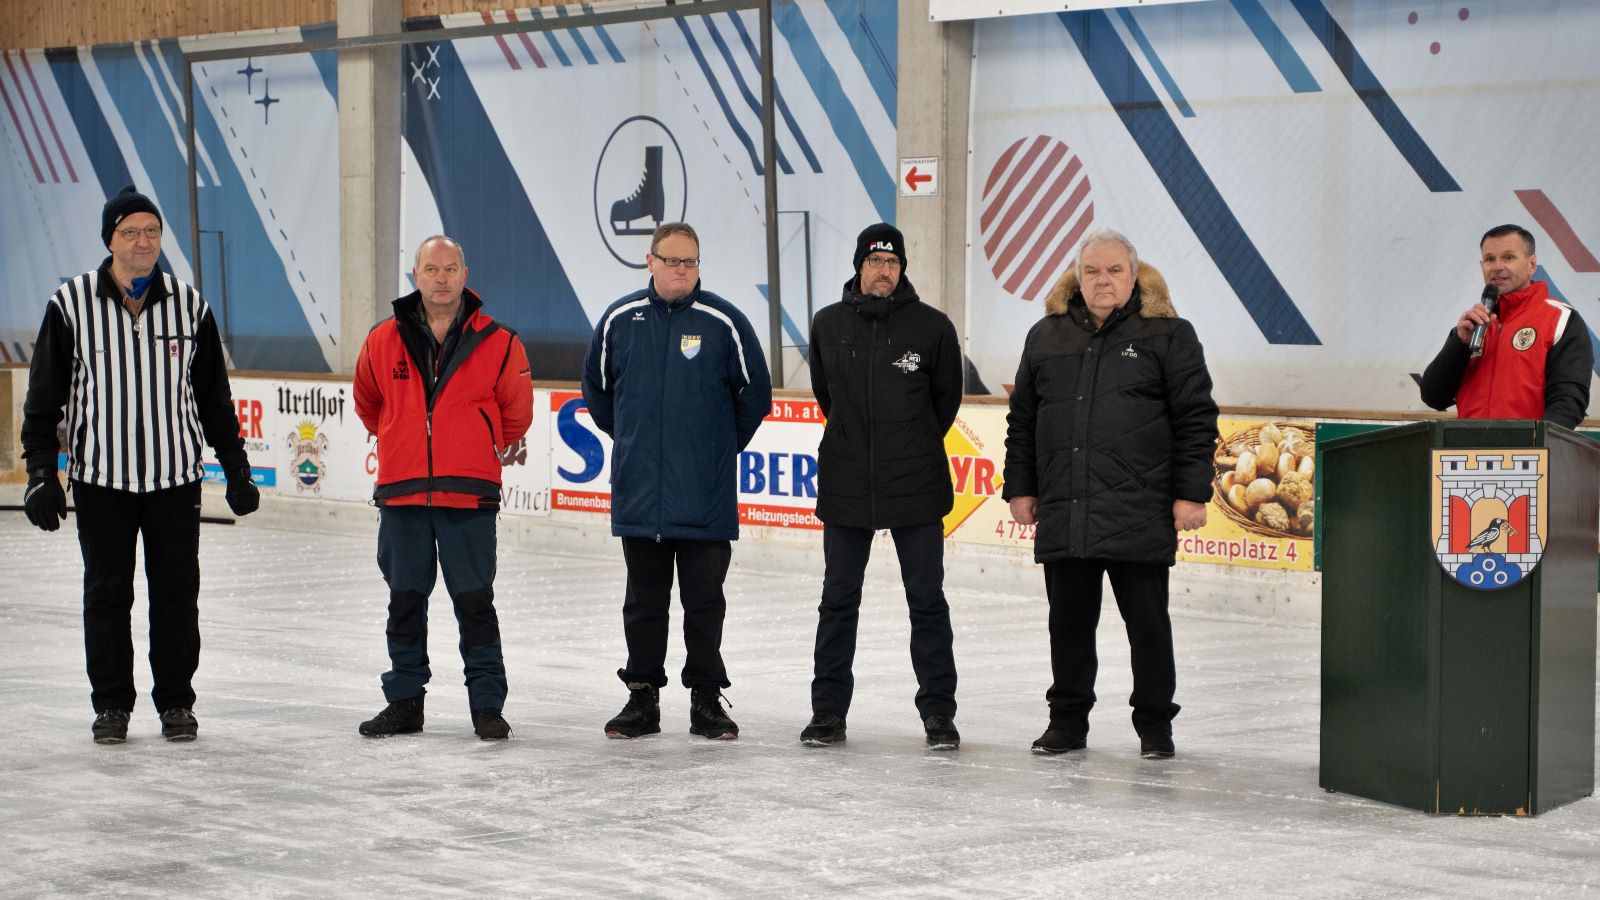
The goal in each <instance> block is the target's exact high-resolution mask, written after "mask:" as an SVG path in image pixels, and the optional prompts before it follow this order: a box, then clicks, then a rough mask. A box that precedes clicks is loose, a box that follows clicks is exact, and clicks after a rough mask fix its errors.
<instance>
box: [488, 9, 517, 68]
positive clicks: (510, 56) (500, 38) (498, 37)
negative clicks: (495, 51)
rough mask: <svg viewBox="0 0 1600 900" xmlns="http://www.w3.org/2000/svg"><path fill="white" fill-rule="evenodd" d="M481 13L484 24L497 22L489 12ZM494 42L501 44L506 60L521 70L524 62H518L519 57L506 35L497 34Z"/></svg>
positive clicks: (501, 50) (512, 66)
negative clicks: (513, 50)
mask: <svg viewBox="0 0 1600 900" xmlns="http://www.w3.org/2000/svg"><path fill="white" fill-rule="evenodd" d="M481 15H482V16H483V24H485V25H493V24H495V21H494V16H492V15H490V14H489V13H482V14H481ZM494 42H495V43H496V44H499V45H500V52H501V53H504V54H505V55H506V62H508V63H510V64H511V68H513V69H516V70H518V71H521V70H522V63H520V62H517V57H516V56H515V55H514V54H513V53H512V52H511V45H510V44H507V43H506V38H505V35H502V34H497V35H495V36H494Z"/></svg>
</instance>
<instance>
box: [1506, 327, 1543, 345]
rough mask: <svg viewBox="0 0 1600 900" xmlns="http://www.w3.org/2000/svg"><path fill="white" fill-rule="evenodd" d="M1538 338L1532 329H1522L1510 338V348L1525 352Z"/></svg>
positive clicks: (1537, 334)
mask: <svg viewBox="0 0 1600 900" xmlns="http://www.w3.org/2000/svg"><path fill="white" fill-rule="evenodd" d="M1538 336H1539V333H1538V332H1536V331H1534V330H1533V329H1532V328H1523V329H1521V330H1520V331H1518V332H1517V333H1516V334H1515V335H1513V336H1512V338H1511V346H1513V347H1515V348H1517V349H1518V350H1526V349H1528V348H1529V347H1532V346H1533V341H1534V339H1535V338H1537V337H1538Z"/></svg>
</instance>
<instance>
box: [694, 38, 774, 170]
mask: <svg viewBox="0 0 1600 900" xmlns="http://www.w3.org/2000/svg"><path fill="white" fill-rule="evenodd" d="M672 21H674V22H676V23H677V25H678V30H679V31H681V32H683V39H684V41H686V42H687V43H688V44H689V52H690V53H691V54H693V55H694V61H695V63H696V64H698V65H699V66H700V72H701V74H703V75H705V76H706V84H708V85H710V86H711V95H712V96H713V97H715V98H716V99H717V105H718V106H720V107H722V116H723V118H725V119H727V120H728V127H729V128H732V129H733V136H734V137H736V138H738V139H739V143H741V144H743V145H744V151H745V152H746V153H748V154H749V155H750V165H751V167H753V168H754V169H755V170H756V174H757V175H764V174H766V170H765V168H764V167H763V166H762V165H761V154H759V153H757V152H756V145H755V142H754V141H752V140H751V139H750V133H749V132H748V131H745V130H744V126H743V125H740V124H739V120H738V119H737V118H735V117H734V115H733V108H732V107H731V106H729V105H728V95H727V94H724V93H723V92H722V85H721V84H719V83H717V78H716V76H715V75H714V74H712V72H711V65H710V63H707V62H706V55H705V54H704V53H702V52H701V50H700V42H699V41H697V40H695V39H694V32H693V31H691V30H690V29H689V23H688V22H686V21H684V18H683V17H682V16H678V17H676V18H674V19H673V20H672ZM778 171H780V172H782V173H783V174H785V175H792V174H794V170H793V169H791V168H789V164H788V162H787V161H786V160H785V159H784V158H783V154H782V153H781V152H780V153H779V154H778Z"/></svg>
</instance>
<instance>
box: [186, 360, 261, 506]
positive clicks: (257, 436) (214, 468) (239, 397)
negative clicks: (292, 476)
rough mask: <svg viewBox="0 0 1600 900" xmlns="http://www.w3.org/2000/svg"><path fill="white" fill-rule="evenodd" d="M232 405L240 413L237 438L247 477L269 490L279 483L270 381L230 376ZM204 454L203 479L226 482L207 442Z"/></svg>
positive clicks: (217, 482)
mask: <svg viewBox="0 0 1600 900" xmlns="http://www.w3.org/2000/svg"><path fill="white" fill-rule="evenodd" d="M230 387H231V388H232V393H233V407H234V410H235V412H237V413H238V416H239V437H241V438H244V452H245V453H246V455H248V456H249V457H250V476H251V478H253V479H255V483H256V485H257V486H258V487H262V488H266V489H268V490H272V489H275V488H277V486H278V450H277V446H276V443H275V441H276V440H277V437H278V406H277V402H276V400H277V395H276V393H275V392H274V391H273V384H272V382H270V381H267V380H265V379H261V378H233V379H230ZM202 450H203V451H204V453H205V457H204V460H203V462H204V463H205V467H206V476H205V480H206V481H208V482H211V483H212V484H223V483H225V482H226V481H227V479H226V478H225V477H223V474H222V466H221V465H219V464H218V463H217V454H216V452H215V451H214V450H212V449H211V445H210V444H205V445H204V446H203V447H202Z"/></svg>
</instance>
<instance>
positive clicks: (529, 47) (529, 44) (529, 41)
mask: <svg viewBox="0 0 1600 900" xmlns="http://www.w3.org/2000/svg"><path fill="white" fill-rule="evenodd" d="M506 18H507V19H510V20H511V21H513V22H518V21H521V20H520V19H518V18H517V11H516V10H514V9H508V10H506ZM517 37H519V38H522V49H524V50H526V51H528V56H529V57H531V58H532V59H533V64H534V65H536V66H538V67H539V68H541V69H545V68H549V67H548V66H546V65H545V62H544V57H542V56H540V55H539V50H538V49H537V48H536V47H534V46H533V38H531V37H529V36H528V33H527V32H526V31H524V32H522V33H520V34H518V35H517Z"/></svg>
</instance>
